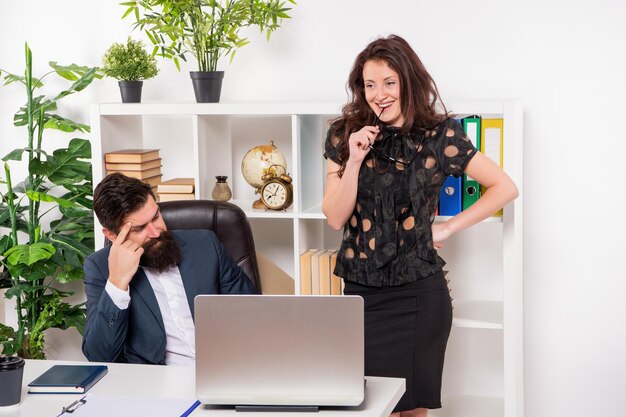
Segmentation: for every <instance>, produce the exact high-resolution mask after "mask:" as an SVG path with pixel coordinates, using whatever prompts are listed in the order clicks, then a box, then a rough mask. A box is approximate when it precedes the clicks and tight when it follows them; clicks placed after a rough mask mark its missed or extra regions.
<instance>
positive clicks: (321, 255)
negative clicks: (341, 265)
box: [300, 249, 343, 295]
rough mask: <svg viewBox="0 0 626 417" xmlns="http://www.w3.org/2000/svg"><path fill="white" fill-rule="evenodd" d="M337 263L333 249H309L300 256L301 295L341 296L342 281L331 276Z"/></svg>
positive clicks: (335, 276) (335, 252) (333, 275)
mask: <svg viewBox="0 0 626 417" xmlns="http://www.w3.org/2000/svg"><path fill="white" fill-rule="evenodd" d="M336 263H337V251H336V250H334V249H328V250H327V249H309V250H307V251H305V252H303V253H302V254H301V255H300V294H301V295H341V294H343V281H342V280H341V278H339V277H338V276H337V275H335V274H333V271H334V270H335V264H336Z"/></svg>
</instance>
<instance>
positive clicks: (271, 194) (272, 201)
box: [261, 182, 287, 209]
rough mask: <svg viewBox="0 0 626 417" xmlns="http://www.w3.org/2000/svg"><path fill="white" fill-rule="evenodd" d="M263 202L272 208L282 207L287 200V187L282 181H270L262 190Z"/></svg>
mask: <svg viewBox="0 0 626 417" xmlns="http://www.w3.org/2000/svg"><path fill="white" fill-rule="evenodd" d="M261 198H262V200H263V203H264V204H265V205H266V206H267V207H269V208H271V209H282V208H283V206H284V205H285V203H286V202H287V189H286V187H285V185H284V184H282V183H280V182H269V183H267V184H265V186H264V187H263V190H262V191H261Z"/></svg>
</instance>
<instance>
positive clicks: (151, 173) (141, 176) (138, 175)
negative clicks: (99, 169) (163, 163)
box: [107, 166, 161, 180]
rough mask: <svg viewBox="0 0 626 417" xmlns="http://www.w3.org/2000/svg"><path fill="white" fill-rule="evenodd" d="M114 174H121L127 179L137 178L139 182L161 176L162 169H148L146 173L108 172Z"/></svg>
mask: <svg viewBox="0 0 626 417" xmlns="http://www.w3.org/2000/svg"><path fill="white" fill-rule="evenodd" d="M114 172H119V173H120V174H123V175H126V176H127V177H131V178H137V179H139V180H145V179H146V178H152V177H155V176H157V175H161V167H160V166H159V167H156V168H151V169H147V170H145V171H122V170H118V171H112V170H107V174H112V173H114Z"/></svg>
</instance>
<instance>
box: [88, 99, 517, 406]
mask: <svg viewBox="0 0 626 417" xmlns="http://www.w3.org/2000/svg"><path fill="white" fill-rule="evenodd" d="M446 105H447V107H448V109H449V110H450V111H453V112H454V113H455V114H456V115H458V116H459V117H463V116H466V115H472V114H479V115H481V116H483V118H502V119H504V168H505V170H506V171H507V173H508V174H509V175H510V176H511V177H512V178H513V180H514V181H515V182H516V184H517V186H518V188H519V189H520V198H518V199H517V200H515V201H514V202H512V203H511V204H509V205H508V206H507V207H505V209H504V214H503V216H502V217H492V218H489V219H487V220H485V221H484V222H482V223H481V224H478V225H476V226H474V227H472V228H471V229H468V230H466V231H463V232H461V233H459V234H457V235H456V236H454V237H453V238H452V239H450V240H449V241H448V242H446V247H445V248H444V249H443V250H442V251H440V253H441V255H442V257H443V258H444V259H445V260H446V261H447V262H448V264H447V266H446V269H447V270H449V271H450V272H449V274H448V278H450V279H451V283H450V285H451V290H452V292H451V294H452V296H453V298H454V301H453V305H454V317H455V318H454V322H453V330H452V334H451V336H450V343H449V345H448V351H447V354H446V367H445V371H444V392H443V398H444V408H443V409H441V410H437V411H434V412H432V413H431V414H432V415H433V416H440V417H457V416H463V417H472V416H474V415H475V416H484V417H491V416H494V417H495V416H504V417H522V416H523V414H524V407H523V351H522V349H523V343H522V342H523V340H522V336H523V325H522V324H523V323H522V318H523V315H522V294H523V286H522V277H523V274H522V246H523V245H522V242H523V236H522V233H523V229H522V207H523V200H522V198H523V192H522V190H523V183H522V137H523V135H522V106H521V103H519V102H518V101H456V102H448V103H446ZM340 109H341V103H323V102H320V103H216V104H196V103H138V104H121V103H117V104H96V105H93V106H92V112H91V127H92V138H93V141H92V151H93V173H94V184H97V183H98V182H99V181H100V180H101V179H102V177H103V175H104V173H105V170H104V165H103V155H104V154H105V153H106V152H110V151H114V150H119V149H128V148H158V149H160V150H161V158H162V159H163V161H162V162H163V167H162V172H163V175H164V177H163V178H164V179H169V178H174V177H193V178H194V179H195V182H196V184H197V187H196V198H199V199H209V198H210V194H211V189H212V187H213V185H214V183H215V176H217V175H227V176H228V183H229V185H230V186H231V189H232V191H233V200H231V202H233V203H235V204H237V205H238V206H239V207H241V208H242V209H243V210H244V212H245V213H246V215H247V216H248V218H249V220H250V223H251V225H252V230H253V233H254V239H255V244H256V247H257V251H258V252H259V253H261V254H262V255H263V256H264V257H265V258H268V259H270V260H272V261H273V262H274V263H275V264H276V265H277V266H278V267H280V268H281V269H282V270H283V271H285V272H286V273H287V274H288V275H290V276H291V277H299V275H300V271H299V269H300V265H299V255H300V253H302V252H303V251H304V250H306V249H309V248H337V247H338V245H339V243H340V239H341V233H340V232H337V231H334V230H332V229H330V227H328V226H327V225H326V222H325V217H324V215H323V213H322V210H321V201H322V197H323V192H324V185H325V179H326V173H325V170H326V169H325V167H326V164H325V160H324V158H323V157H322V154H323V145H324V140H325V137H326V131H327V129H328V121H329V120H332V119H333V118H334V117H336V116H337V115H338V114H339V113H340ZM270 140H273V141H274V144H275V145H276V146H277V147H278V149H280V150H281V151H282V152H283V154H284V155H285V158H286V159H287V170H288V171H289V173H290V174H291V176H292V177H293V180H294V203H293V205H292V207H290V208H289V209H288V210H287V211H284V212H274V211H266V210H255V209H252V208H251V207H252V202H253V201H254V200H255V199H256V198H257V197H258V196H255V194H254V190H253V188H252V187H250V186H249V185H248V184H247V183H246V182H245V180H244V179H243V176H242V174H241V169H240V167H241V160H242V159H243V156H244V155H245V153H246V152H247V151H248V150H249V149H251V148H252V147H254V146H256V145H261V144H268V143H269V142H270ZM445 220H446V218H445V217H441V218H438V221H445ZM100 229H101V227H100V225H98V224H97V225H96V230H95V231H96V238H97V242H98V243H99V244H102V242H103V241H104V237H103V236H102V235H101V230H100ZM295 288H296V292H297V293H298V292H299V279H295Z"/></svg>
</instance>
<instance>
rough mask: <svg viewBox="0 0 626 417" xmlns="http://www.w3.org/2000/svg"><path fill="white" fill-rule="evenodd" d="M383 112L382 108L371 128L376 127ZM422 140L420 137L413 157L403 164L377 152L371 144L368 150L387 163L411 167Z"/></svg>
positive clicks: (381, 152)
mask: <svg viewBox="0 0 626 417" xmlns="http://www.w3.org/2000/svg"><path fill="white" fill-rule="evenodd" d="M383 111H385V109H384V108H383V109H382V110H381V111H380V113H379V114H378V115H377V116H376V119H375V120H374V124H373V126H376V124H377V123H378V122H380V116H381V115H382V114H383ZM381 130H382V128H381ZM423 140H424V137H422V138H421V139H420V143H419V145H418V146H417V148H416V149H415V153H414V154H413V157H411V159H410V160H409V162H404V161H401V160H399V159H396V158H394V157H393V156H389V155H387V154H386V153H384V152H383V151H379V150H378V149H376V148H374V145H372V144H371V143H370V145H369V148H370V149H371V150H372V151H374V153H375V154H376V155H378V156H379V157H382V158H384V159H386V160H387V161H389V162H393V163H396V164H401V165H404V166H405V167H408V166H409V165H411V164H412V163H413V161H414V160H415V157H416V156H417V154H418V153H419V151H418V150H419V149H420V147H421V146H422V141H423Z"/></svg>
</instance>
